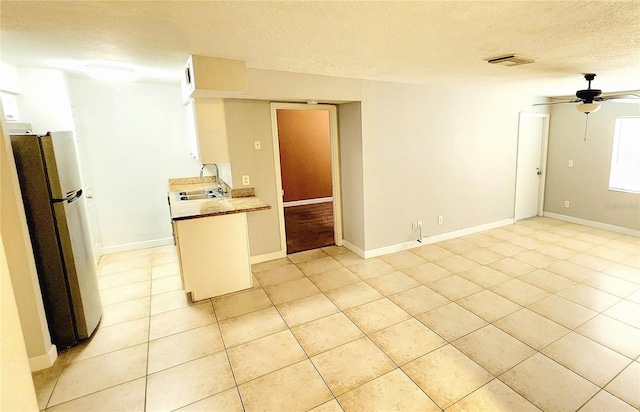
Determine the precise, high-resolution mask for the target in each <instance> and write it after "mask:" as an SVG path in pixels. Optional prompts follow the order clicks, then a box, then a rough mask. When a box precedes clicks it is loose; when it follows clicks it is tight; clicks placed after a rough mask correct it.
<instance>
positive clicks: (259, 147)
mask: <svg viewBox="0 0 640 412" xmlns="http://www.w3.org/2000/svg"><path fill="white" fill-rule="evenodd" d="M253 147H254V148H255V149H256V150H260V149H262V143H260V140H256V141H255V142H253Z"/></svg>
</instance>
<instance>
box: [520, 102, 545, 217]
mask: <svg viewBox="0 0 640 412" xmlns="http://www.w3.org/2000/svg"><path fill="white" fill-rule="evenodd" d="M548 131H549V115H548V114H538V113H520V120H519V123H518V157H517V166H516V199H515V212H514V218H515V220H516V221H518V220H522V219H527V218H530V217H533V216H542V206H543V201H544V199H543V197H544V176H545V170H544V166H545V165H546V148H547V136H548Z"/></svg>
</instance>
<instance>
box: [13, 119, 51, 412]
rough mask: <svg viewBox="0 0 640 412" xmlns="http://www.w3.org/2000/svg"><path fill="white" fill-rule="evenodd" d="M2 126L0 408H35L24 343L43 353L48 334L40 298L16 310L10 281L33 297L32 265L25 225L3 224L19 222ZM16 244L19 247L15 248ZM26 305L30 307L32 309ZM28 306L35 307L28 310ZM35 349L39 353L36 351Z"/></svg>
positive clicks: (24, 409) (23, 409)
mask: <svg viewBox="0 0 640 412" xmlns="http://www.w3.org/2000/svg"><path fill="white" fill-rule="evenodd" d="M2 113H3V111H2V107H1V106H0V116H2ZM2 117H3V118H4V116H2ZM2 129H4V125H3V126H2V128H1V129H0V152H1V153H0V173H1V175H2V176H1V177H2V193H1V194H0V200H1V202H2V207H1V208H0V225H1V229H2V230H1V231H0V410H3V411H37V410H38V402H37V400H36V394H35V389H34V386H33V380H32V378H31V372H30V368H29V360H28V355H27V348H26V346H25V342H28V343H29V344H30V347H31V350H32V351H36V354H44V353H46V350H45V340H46V339H44V337H43V336H42V335H43V333H44V332H45V331H46V337H47V338H48V337H49V336H48V330H46V323H45V324H43V322H42V321H41V319H39V315H42V316H44V313H43V312H42V311H39V310H38V309H42V300H40V303H39V305H35V304H33V302H32V301H33V299H31V301H30V302H29V303H31V305H23V313H22V315H20V314H19V313H18V307H17V305H16V298H17V296H16V295H17V294H16V293H15V289H14V284H15V285H16V287H18V288H20V289H22V290H23V292H24V291H26V292H28V293H26V296H27V298H34V297H35V296H34V287H33V285H32V284H31V282H30V281H31V280H32V275H33V273H34V272H32V271H31V270H29V269H33V270H35V266H34V265H33V260H31V262H25V261H28V259H26V257H25V251H24V244H25V239H24V237H21V236H20V234H21V231H22V230H24V229H25V227H24V226H22V227H21V228H20V229H19V230H18V231H17V232H8V231H6V229H8V228H7V226H9V227H12V226H13V225H10V224H7V223H11V221H14V220H15V221H16V222H18V223H20V222H21V220H20V216H16V214H15V213H14V212H15V210H16V209H17V208H16V207H13V208H6V207H5V206H6V205H9V204H12V205H15V204H16V199H15V191H14V190H13V188H14V186H13V184H12V183H13V182H15V175H13V174H12V173H11V170H10V168H9V167H7V166H8V165H9V164H8V162H9V161H10V160H11V159H10V158H9V157H8V156H7V151H6V148H7V146H6V143H7V142H6V141H5V135H4V131H3V130H2ZM11 158H12V157H11ZM23 214H24V210H23ZM5 242H8V243H10V244H13V245H14V248H13V249H14V251H15V252H16V253H18V254H19V255H20V256H12V257H11V260H12V261H13V263H14V264H13V265H12V266H13V269H14V270H16V271H17V273H16V276H15V277H14V278H11V276H10V274H11V273H10V269H9V265H8V260H7V253H11V252H10V251H6V250H5ZM20 245H21V246H22V247H19V246H20ZM20 258H21V259H20ZM28 263H31V264H28ZM21 265H25V266H26V269H27V270H24V269H25V267H22V266H21ZM22 277H24V279H22ZM22 295H25V293H22ZM30 306H34V308H32V307H30ZM29 309H35V310H32V311H29ZM20 316H22V317H20ZM25 327H26V328H27V330H28V331H29V332H30V333H31V334H32V336H30V339H25V336H24V335H23V328H25ZM48 344H49V347H50V346H51V342H50V341H49V342H48ZM47 349H48V348H47ZM38 350H40V351H41V352H38Z"/></svg>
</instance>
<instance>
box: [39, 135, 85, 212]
mask: <svg viewBox="0 0 640 412" xmlns="http://www.w3.org/2000/svg"><path fill="white" fill-rule="evenodd" d="M40 145H41V147H42V153H43V156H44V159H45V163H46V165H47V175H48V179H49V191H50V195H51V199H65V198H67V197H68V195H69V194H71V193H73V192H75V191H76V190H78V189H80V188H81V187H82V180H81V178H80V169H79V167H78V157H77V155H76V142H75V139H74V137H73V133H72V132H50V133H49V134H47V135H46V136H42V137H41V138H40Z"/></svg>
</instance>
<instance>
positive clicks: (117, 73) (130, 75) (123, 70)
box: [86, 64, 136, 81]
mask: <svg viewBox="0 0 640 412" xmlns="http://www.w3.org/2000/svg"><path fill="white" fill-rule="evenodd" d="M86 69H87V74H89V76H91V77H92V78H94V79H98V80H112V81H132V80H134V79H135V78H136V75H135V70H134V69H132V68H130V67H125V66H118V65H112V64H87V65H86Z"/></svg>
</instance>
